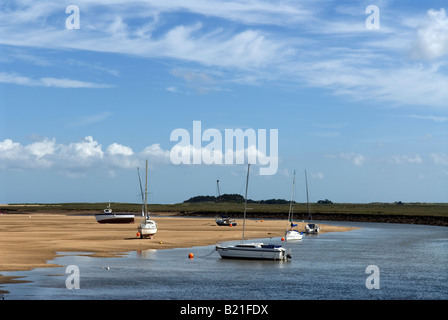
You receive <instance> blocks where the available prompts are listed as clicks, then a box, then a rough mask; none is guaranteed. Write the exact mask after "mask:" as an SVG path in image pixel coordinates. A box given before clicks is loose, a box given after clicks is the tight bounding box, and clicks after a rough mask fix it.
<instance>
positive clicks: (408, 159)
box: [392, 154, 423, 164]
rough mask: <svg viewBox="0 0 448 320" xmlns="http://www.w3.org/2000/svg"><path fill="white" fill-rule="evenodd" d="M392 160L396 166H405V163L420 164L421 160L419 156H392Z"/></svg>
mask: <svg viewBox="0 0 448 320" xmlns="http://www.w3.org/2000/svg"><path fill="white" fill-rule="evenodd" d="M392 159H393V160H394V162H395V163H396V164H405V163H414V164H418V163H422V162H423V160H422V158H421V157H420V155H418V154H416V155H414V156H408V155H394V156H392Z"/></svg>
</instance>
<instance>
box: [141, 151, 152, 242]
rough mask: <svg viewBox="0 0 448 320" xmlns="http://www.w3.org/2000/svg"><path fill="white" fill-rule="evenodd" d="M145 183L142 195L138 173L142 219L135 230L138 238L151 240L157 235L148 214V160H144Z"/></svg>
mask: <svg viewBox="0 0 448 320" xmlns="http://www.w3.org/2000/svg"><path fill="white" fill-rule="evenodd" d="M145 177H146V181H145V193H143V188H142V183H141V179H140V172H139V173H138V179H139V182H140V190H141V194H142V219H141V222H140V225H139V226H138V228H137V232H138V234H139V235H140V238H141V239H143V238H149V239H152V238H153V236H154V235H155V234H156V233H157V223H156V222H155V221H154V220H151V218H150V213H149V212H148V160H146V176H145Z"/></svg>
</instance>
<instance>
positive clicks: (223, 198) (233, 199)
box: [184, 194, 289, 204]
mask: <svg viewBox="0 0 448 320" xmlns="http://www.w3.org/2000/svg"><path fill="white" fill-rule="evenodd" d="M198 202H230V203H243V202H244V197H243V196H242V195H240V194H223V195H220V196H218V197H215V196H196V197H192V198H190V199H188V200H185V201H184V203H198ZM247 203H260V204H288V203H289V201H288V200H285V199H268V200H258V201H257V200H251V199H247Z"/></svg>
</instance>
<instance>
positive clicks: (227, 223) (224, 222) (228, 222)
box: [215, 180, 236, 227]
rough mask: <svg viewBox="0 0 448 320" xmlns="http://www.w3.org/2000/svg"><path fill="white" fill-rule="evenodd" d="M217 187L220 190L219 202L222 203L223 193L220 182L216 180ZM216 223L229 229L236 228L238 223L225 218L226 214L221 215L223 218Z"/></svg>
mask: <svg viewBox="0 0 448 320" xmlns="http://www.w3.org/2000/svg"><path fill="white" fill-rule="evenodd" d="M216 186H217V188H218V200H219V202H220V203H221V193H220V191H219V180H216ZM215 221H216V224H217V225H218V226H227V227H230V226H232V227H234V226H236V221H235V220H233V219H230V218H229V217H227V216H225V215H224V213H223V214H222V215H221V218H216V219H215Z"/></svg>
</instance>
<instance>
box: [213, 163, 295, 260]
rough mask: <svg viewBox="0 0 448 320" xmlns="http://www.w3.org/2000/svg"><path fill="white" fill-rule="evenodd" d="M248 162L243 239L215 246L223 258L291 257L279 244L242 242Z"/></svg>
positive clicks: (245, 207) (245, 202)
mask: <svg viewBox="0 0 448 320" xmlns="http://www.w3.org/2000/svg"><path fill="white" fill-rule="evenodd" d="M249 172H250V164H249V165H248V166H247V178H246V196H245V198H244V218H243V239H242V242H241V244H238V245H235V246H223V245H217V246H216V247H215V249H216V251H218V253H219V255H220V256H221V258H223V259H255V260H286V259H288V258H291V255H290V254H286V249H285V248H283V247H282V246H280V245H273V244H264V243H244V229H245V225H246V211H247V188H248V184H249Z"/></svg>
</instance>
